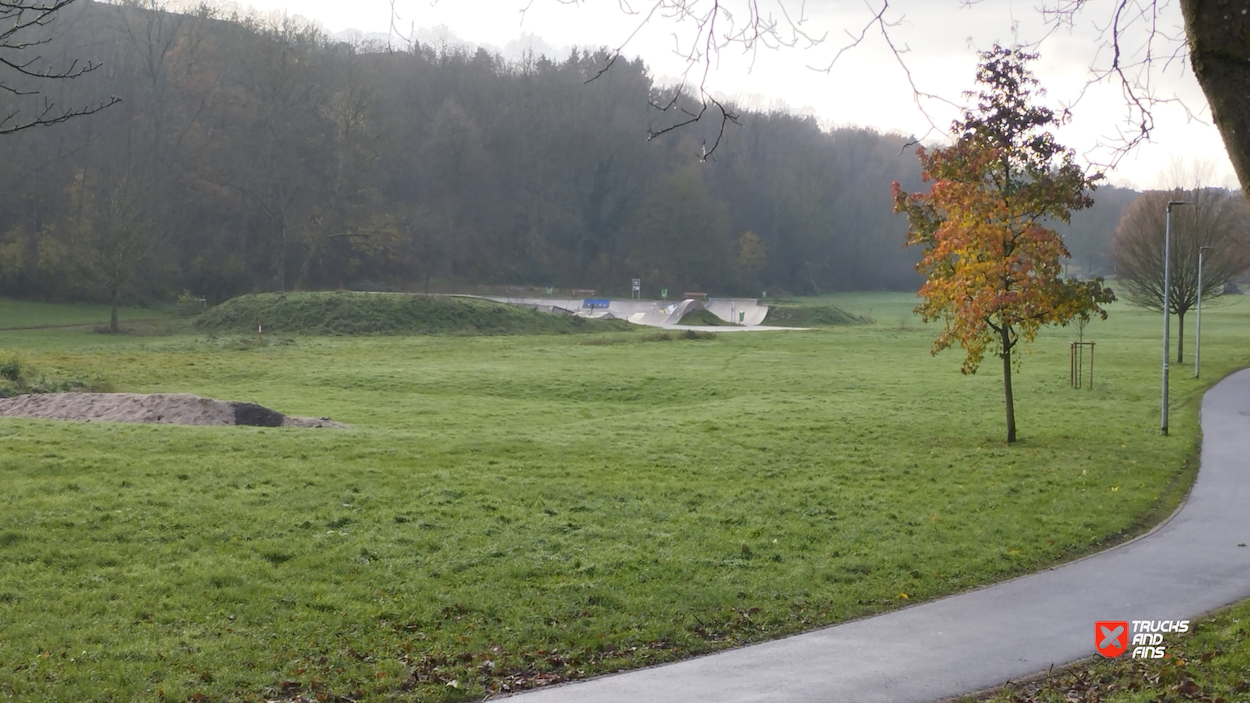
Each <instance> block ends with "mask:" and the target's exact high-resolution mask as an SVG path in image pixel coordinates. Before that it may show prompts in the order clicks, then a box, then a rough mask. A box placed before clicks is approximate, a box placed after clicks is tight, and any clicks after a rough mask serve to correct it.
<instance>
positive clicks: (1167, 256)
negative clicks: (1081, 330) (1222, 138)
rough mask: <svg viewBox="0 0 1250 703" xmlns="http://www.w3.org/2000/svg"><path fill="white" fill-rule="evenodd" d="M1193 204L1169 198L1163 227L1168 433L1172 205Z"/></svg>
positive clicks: (1164, 426)
mask: <svg viewBox="0 0 1250 703" xmlns="http://www.w3.org/2000/svg"><path fill="white" fill-rule="evenodd" d="M1173 205H1193V203H1189V202H1185V201H1184V200H1169V201H1168V210H1167V217H1166V218H1165V224H1164V228H1163V422H1162V424H1161V425H1160V427H1161V429H1162V430H1163V434H1165V435H1166V434H1167V433H1168V351H1169V348H1170V347H1171V340H1170V337H1171V332H1172V326H1171V322H1172V320H1171V316H1170V315H1169V314H1168V308H1169V307H1170V306H1171V304H1172V301H1171V293H1172V206H1173Z"/></svg>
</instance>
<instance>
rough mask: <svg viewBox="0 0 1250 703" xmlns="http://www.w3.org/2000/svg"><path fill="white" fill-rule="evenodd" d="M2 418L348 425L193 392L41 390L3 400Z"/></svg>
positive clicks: (220, 423)
mask: <svg viewBox="0 0 1250 703" xmlns="http://www.w3.org/2000/svg"><path fill="white" fill-rule="evenodd" d="M0 417H30V418H37V419H42V420H70V421H76V422H145V423H156V424H170V425H250V426H258V427H336V428H347V427H349V425H345V424H343V423H341V422H335V421H333V420H331V419H330V418H328V417H326V418H311V417H287V416H286V415H283V414H282V413H280V412H277V411H275V410H270V409H269V408H266V407H264V406H261V405H256V404H254V403H238V402H227V401H224V400H215V399H213V398H201V397H200V396H198V395H191V394H189V393H40V394H30V395H19V396H17V397H16V398H0Z"/></svg>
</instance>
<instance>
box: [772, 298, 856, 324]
mask: <svg viewBox="0 0 1250 703" xmlns="http://www.w3.org/2000/svg"><path fill="white" fill-rule="evenodd" d="M768 306H769V307H768V315H766V316H765V317H764V321H763V322H761V323H760V324H763V325H773V326H776V327H842V326H845V325H864V324H867V323H869V322H871V320H869V319H868V318H866V317H860V316H859V315H853V314H851V313H849V312H847V311H845V310H843V309H842V308H839V307H834V306H833V305H820V304H810V305H809V304H804V303H791V302H784V303H774V302H770V303H769V304H768Z"/></svg>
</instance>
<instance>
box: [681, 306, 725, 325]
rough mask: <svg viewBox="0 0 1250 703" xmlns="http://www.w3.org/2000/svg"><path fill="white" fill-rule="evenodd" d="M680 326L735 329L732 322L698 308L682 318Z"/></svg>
mask: <svg viewBox="0 0 1250 703" xmlns="http://www.w3.org/2000/svg"><path fill="white" fill-rule="evenodd" d="M677 324H680V325H703V326H705V327H737V326H738V325H736V324H734V323H732V322H726V321H725V320H722V319H720V318H719V317H717V316H716V313H714V312H712V311H711V310H708V309H707V308H699V309H698V310H693V311H691V312H688V313H686V314H685V315H683V316H682V318H681V322H679V323H677Z"/></svg>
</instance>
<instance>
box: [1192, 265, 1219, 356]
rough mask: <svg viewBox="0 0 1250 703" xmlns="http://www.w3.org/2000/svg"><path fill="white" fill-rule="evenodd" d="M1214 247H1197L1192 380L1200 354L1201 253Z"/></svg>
mask: <svg viewBox="0 0 1250 703" xmlns="http://www.w3.org/2000/svg"><path fill="white" fill-rule="evenodd" d="M1214 248H1215V247H1198V320H1197V322H1195V324H1194V378H1198V359H1199V357H1200V356H1201V354H1202V253H1203V252H1204V251H1206V250H1208V249H1214Z"/></svg>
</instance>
